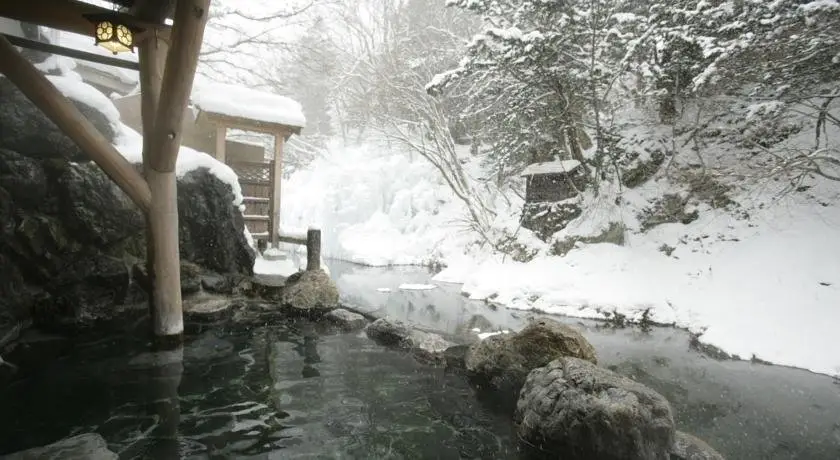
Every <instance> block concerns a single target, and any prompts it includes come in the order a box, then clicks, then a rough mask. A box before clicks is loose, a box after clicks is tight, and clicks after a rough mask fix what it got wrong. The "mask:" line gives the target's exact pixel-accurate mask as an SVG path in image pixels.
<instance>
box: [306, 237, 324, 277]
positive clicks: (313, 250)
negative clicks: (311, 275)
mask: <svg viewBox="0 0 840 460" xmlns="http://www.w3.org/2000/svg"><path fill="white" fill-rule="evenodd" d="M320 269H321V230H318V229H317V228H310V229H309V230H307V231H306V271H308V272H311V271H316V270H320Z"/></svg>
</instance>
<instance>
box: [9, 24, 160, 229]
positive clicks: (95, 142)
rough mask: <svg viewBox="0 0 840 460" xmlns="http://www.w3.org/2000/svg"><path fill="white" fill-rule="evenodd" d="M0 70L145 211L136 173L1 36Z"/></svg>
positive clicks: (147, 203)
mask: <svg viewBox="0 0 840 460" xmlns="http://www.w3.org/2000/svg"><path fill="white" fill-rule="evenodd" d="M0 73H3V74H4V75H6V77H7V78H8V79H9V80H11V81H12V83H14V84H15V85H16V86H17V87H18V88H19V89H20V90H21V92H23V94H24V95H25V96H26V97H27V98H29V100H31V101H32V102H33V103H34V104H35V105H36V106H37V107H38V108H39V109H41V111H43V112H44V114H45V115H46V116H47V118H49V119H50V120H52V122H53V123H55V124H56V125H57V126H58V127H59V128H60V129H61V130H62V131H63V132H64V133H65V134H66V135H67V137H69V138H70V139H72V140H73V142H75V143H76V144H77V145H78V146H79V147H81V148H82V150H83V151H84V152H85V153H86V154H87V155H88V156H90V158H91V159H92V160H93V161H95V162H96V164H97V165H99V167H100V168H102V170H104V171H105V174H107V175H108V177H110V178H111V180H113V181H114V182H116V183H117V185H118V186H119V187H120V188H121V189H122V190H123V191H124V192H125V193H126V194H127V195H128V196H129V197H130V198H131V199H132V201H134V203H136V204H137V206H139V207H140V209H142V210H143V212H148V211H149V209H150V208H151V202H152V194H151V191H150V189H149V185H148V184H147V183H146V181H145V180H143V177H142V176H140V173H138V172H137V170H136V169H134V167H133V166H132V165H131V163H129V162H128V160H126V159H125V158H124V157H123V156H122V154H120V152H118V151H117V149H116V148H115V147H114V146H113V145H111V144H110V143H108V141H107V140H106V139H105V136H103V135H102V133H100V132H99V130H97V129H96V127H95V126H93V123H91V122H90V121H89V120H88V119H87V118H85V116H84V115H82V112H80V111H79V109H78V108H76V106H75V105H73V103H72V102H70V100H69V99H67V98H66V97H65V96H64V95H63V94H61V92H60V91H58V90H57V89H56V88H55V86H53V84H52V83H50V81H49V80H48V79H47V77H45V76H44V75H43V74H42V73H41V72H39V71H38V69H36V68H35V67H34V66H33V65H32V64H31V63H30V62H29V61H27V60H26V59H25V58H24V57H23V56H21V55H20V53H18V51H17V50H16V49H15V48H14V47H13V46H12V44H11V43H9V41H8V40H6V38H5V37H0Z"/></svg>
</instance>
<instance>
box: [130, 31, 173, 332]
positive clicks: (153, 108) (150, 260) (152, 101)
mask: <svg viewBox="0 0 840 460" xmlns="http://www.w3.org/2000/svg"><path fill="white" fill-rule="evenodd" d="M139 48H140V49H139V53H138V54H139V57H140V98H141V105H140V113H141V117H142V120H143V173H144V174H145V175H146V179H148V175H149V171H151V164H150V161H151V157H152V143H151V140H152V133H154V131H155V115H156V114H157V109H158V103H159V101H160V86H161V82H162V81H163V67H164V65H165V61H166V54H167V51H168V48H169V45H168V43H166V41H164V40H163V39H161V37H160V36H159V34H158V33H156V32H153V33H152V34H150V35H149V36H148V37H147V38H146V40H144V41H143V42H142V43H140V47H139ZM154 234H155V232H154V230H153V229H152V222H151V219H150V218H149V214H148V213H147V214H146V274H147V276H148V285H149V286H150V292H154V290H155V288H154V286H155V284H156V283H155V275H156V273H155V240H154ZM149 316H150V317H152V318H154V316H155V296H154V295H150V296H149Z"/></svg>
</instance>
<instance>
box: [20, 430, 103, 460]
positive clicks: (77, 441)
mask: <svg viewBox="0 0 840 460" xmlns="http://www.w3.org/2000/svg"><path fill="white" fill-rule="evenodd" d="M4 458H5V459H6V460H36V459H37V460H118V459H119V458H120V457H119V455H117V454H116V453H114V452H111V451H110V450H108V444H107V443H106V442H105V439H104V438H102V436H100V435H98V434H95V433H88V434H80V435H78V436H73V437H72V438H67V439H62V440H61V441H58V442H55V443H53V444H50V445H47V446H43V447H35V448H32V449H28V450H24V451H21V452H16V453H14V454H10V455H7V456H6V457H4Z"/></svg>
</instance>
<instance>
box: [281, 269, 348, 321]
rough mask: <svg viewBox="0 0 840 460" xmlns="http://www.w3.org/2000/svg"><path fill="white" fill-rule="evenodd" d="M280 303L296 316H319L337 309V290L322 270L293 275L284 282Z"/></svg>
mask: <svg viewBox="0 0 840 460" xmlns="http://www.w3.org/2000/svg"><path fill="white" fill-rule="evenodd" d="M281 303H282V304H283V306H285V307H287V308H289V309H291V310H292V312H294V313H296V314H301V315H304V316H313V315H314V316H319V315H322V314H324V313H326V312H328V311H330V310H334V309H336V308H338V288H337V287H336V285H335V283H334V282H333V280H332V279H331V278H330V276H329V275H327V274H326V272H324V271H323V270H311V271H309V270H307V271H304V272H299V273H295V274H294V275H292V276H290V277H289V278H288V279H287V280H286V285H285V287H284V288H283V293H282V296H281Z"/></svg>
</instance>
